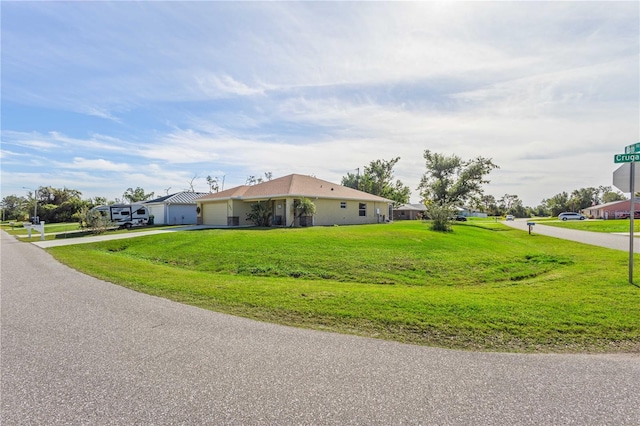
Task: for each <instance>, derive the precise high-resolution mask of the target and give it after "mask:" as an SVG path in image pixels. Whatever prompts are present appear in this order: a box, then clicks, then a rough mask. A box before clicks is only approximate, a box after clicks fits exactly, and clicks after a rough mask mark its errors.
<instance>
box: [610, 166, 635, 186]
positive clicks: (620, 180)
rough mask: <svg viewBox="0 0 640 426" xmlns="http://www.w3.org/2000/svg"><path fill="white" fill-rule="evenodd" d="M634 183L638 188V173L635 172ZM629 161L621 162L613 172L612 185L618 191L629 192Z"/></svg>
mask: <svg viewBox="0 0 640 426" xmlns="http://www.w3.org/2000/svg"><path fill="white" fill-rule="evenodd" d="M633 181H634V183H635V187H636V188H640V173H637V174H635V176H634V180H633ZM630 183H631V163H623V164H622V165H620V167H618V168H617V169H616V170H614V172H613V186H615V187H616V188H618V189H619V190H620V191H622V192H624V193H627V192H631V185H630Z"/></svg>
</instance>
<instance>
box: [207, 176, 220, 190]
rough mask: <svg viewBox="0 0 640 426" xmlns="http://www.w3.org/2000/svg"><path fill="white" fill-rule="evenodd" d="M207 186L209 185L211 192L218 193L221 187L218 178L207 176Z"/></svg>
mask: <svg viewBox="0 0 640 426" xmlns="http://www.w3.org/2000/svg"><path fill="white" fill-rule="evenodd" d="M207 185H209V192H218V190H219V189H220V185H218V177H217V176H216V177H214V178H212V177H211V176H207Z"/></svg>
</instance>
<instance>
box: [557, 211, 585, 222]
mask: <svg viewBox="0 0 640 426" xmlns="http://www.w3.org/2000/svg"><path fill="white" fill-rule="evenodd" d="M558 219H560V220H585V219H586V217H584V216H583V215H581V214H580V213H574V212H564V213H560V214H559V215H558Z"/></svg>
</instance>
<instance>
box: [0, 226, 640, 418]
mask: <svg viewBox="0 0 640 426" xmlns="http://www.w3.org/2000/svg"><path fill="white" fill-rule="evenodd" d="M0 234H1V238H0V243H1V246H0V250H1V264H0V266H1V276H0V278H1V289H0V297H1V317H0V319H1V340H0V373H1V392H2V393H1V401H0V413H1V414H0V416H1V417H0V423H1V424H2V425H33V424H91V425H107V424H113V425H123V424H145V425H146V424H154V425H162V424H193V425H201V424H366V425H371V424H385V425H388V424H438V425H471V424H473V425H504V424H519V425H541V424H542V425H568V424H576V425H601V424H611V425H638V424H640V392H638V384H639V383H640V356H638V355H544V354H534V355H523V354H502V353H472V352H460V351H451V350H443V349H436V348H428V347H420V346H411V345H403V344H398V343H391V342H385V341H379V340H374V339H365V338H359V337H354V336H344V335H339V334H332V333H324V332H318V331H310V330H302V329H295V328H289V327H282V326H277V325H272V324H265V323H260V322H255V321H251V320H247V319H242V318H236V317H232V316H228V315H222V314H218V313H214V312H209V311H205V310H202V309H198V308H195V307H190V306H185V305H181V304H178V303H174V302H170V301H167V300H163V299H160V298H156V297H152V296H147V295H143V294H139V293H136V292H133V291H131V290H128V289H124V288H122V287H119V286H116V285H112V284H109V283H106V282H103V281H100V280H97V279H94V278H91V277H88V276H86V275H83V274H80V273H78V272H76V271H74V270H71V269H69V268H67V267H65V266H63V265H61V264H59V263H58V262H56V261H55V260H53V259H52V258H51V257H50V256H49V255H48V254H47V253H46V252H45V251H44V250H42V249H41V248H39V247H37V246H35V245H33V244H25V243H20V242H17V241H16V240H15V239H14V238H11V237H9V236H8V235H7V234H6V233H4V232H0Z"/></svg>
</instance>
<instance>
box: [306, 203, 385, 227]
mask: <svg viewBox="0 0 640 426" xmlns="http://www.w3.org/2000/svg"><path fill="white" fill-rule="evenodd" d="M311 201H313V203H314V204H315V205H316V214H315V216H314V225H316V226H331V225H360V224H365V223H379V222H382V221H383V220H388V219H389V204H388V203H380V202H373V201H369V202H365V204H366V216H360V208H359V206H360V201H351V200H347V201H343V200H328V199H317V200H311ZM343 202H344V203H346V207H345V208H341V207H340V205H341V204H340V203H343ZM377 209H380V214H379V215H378V214H377ZM383 217H384V219H383Z"/></svg>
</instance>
